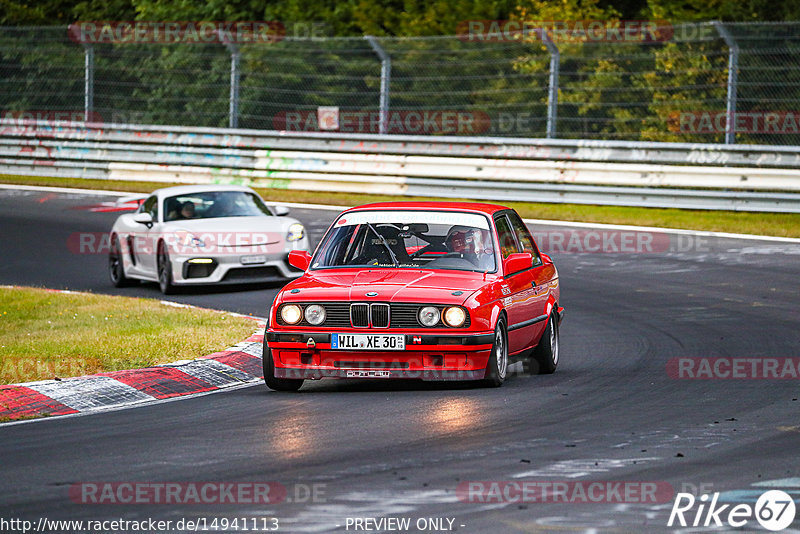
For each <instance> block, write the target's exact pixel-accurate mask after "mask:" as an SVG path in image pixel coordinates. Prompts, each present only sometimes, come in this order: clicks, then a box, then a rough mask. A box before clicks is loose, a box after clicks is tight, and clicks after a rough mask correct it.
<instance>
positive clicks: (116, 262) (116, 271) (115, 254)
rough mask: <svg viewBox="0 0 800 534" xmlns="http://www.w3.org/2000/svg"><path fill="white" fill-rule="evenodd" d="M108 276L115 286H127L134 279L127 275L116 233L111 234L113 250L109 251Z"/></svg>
mask: <svg viewBox="0 0 800 534" xmlns="http://www.w3.org/2000/svg"><path fill="white" fill-rule="evenodd" d="M108 277H109V278H110V279H111V283H112V284H113V285H114V287H125V286H129V285H131V283H132V280H131V279H130V278H128V277H127V276H125V268H124V267H123V265H122V250H121V249H120V246H119V239H118V238H117V236H116V235H113V236H111V250H110V251H109V252H108Z"/></svg>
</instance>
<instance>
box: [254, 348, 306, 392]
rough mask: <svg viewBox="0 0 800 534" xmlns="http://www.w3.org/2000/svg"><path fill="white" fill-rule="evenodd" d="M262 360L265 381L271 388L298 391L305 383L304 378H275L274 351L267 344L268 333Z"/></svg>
mask: <svg viewBox="0 0 800 534" xmlns="http://www.w3.org/2000/svg"><path fill="white" fill-rule="evenodd" d="M261 361H262V365H263V368H264V383H265V384H266V385H267V387H268V388H269V389H274V390H275V391H297V390H298V389H300V387H301V386H302V385H303V380H301V379H292V378H275V362H273V361H272V351H271V350H269V347H268V346H267V340H266V335H265V336H264V350H263V352H262V354H261Z"/></svg>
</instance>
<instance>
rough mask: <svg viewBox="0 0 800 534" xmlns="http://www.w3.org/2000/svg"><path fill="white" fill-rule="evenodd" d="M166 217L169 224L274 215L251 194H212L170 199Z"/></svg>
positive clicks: (195, 194)
mask: <svg viewBox="0 0 800 534" xmlns="http://www.w3.org/2000/svg"><path fill="white" fill-rule="evenodd" d="M164 213H165V217H164V220H165V221H179V220H184V219H213V218H215V217H256V216H264V215H272V213H270V211H269V208H267V206H265V205H264V202H262V200H261V199H260V198H259V197H258V196H257V195H254V194H253V193H250V192H247V191H210V192H201V193H189V194H186V195H178V196H174V197H169V198H167V199H165V200H164Z"/></svg>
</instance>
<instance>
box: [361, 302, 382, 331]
mask: <svg viewBox="0 0 800 534" xmlns="http://www.w3.org/2000/svg"><path fill="white" fill-rule="evenodd" d="M354 306H355V304H354ZM370 316H371V318H372V327H373V328H389V305H388V304H370Z"/></svg>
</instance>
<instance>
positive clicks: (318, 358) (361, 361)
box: [266, 331, 494, 381]
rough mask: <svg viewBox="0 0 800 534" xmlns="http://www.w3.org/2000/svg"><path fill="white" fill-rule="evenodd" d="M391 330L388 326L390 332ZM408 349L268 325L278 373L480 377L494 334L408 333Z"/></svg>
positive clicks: (278, 375)
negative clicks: (349, 346)
mask: <svg viewBox="0 0 800 534" xmlns="http://www.w3.org/2000/svg"><path fill="white" fill-rule="evenodd" d="M387 333H388V332H387ZM405 338H406V343H405V350H401V351H380V350H337V349H331V343H330V334H328V333H319V332H289V331H268V332H267V335H266V342H267V345H268V346H269V349H270V351H271V353H272V359H273V362H274V368H275V377H276V378H299V379H312V380H315V379H319V378H327V377H331V378H398V379H421V380H437V381H438V380H480V379H482V378H484V375H485V371H486V364H487V362H488V360H489V356H490V354H491V349H492V342H493V338H494V336H493V334H492V333H481V334H466V335H453V334H452V333H448V334H441V335H436V334H430V333H426V334H405Z"/></svg>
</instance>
